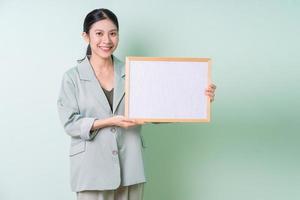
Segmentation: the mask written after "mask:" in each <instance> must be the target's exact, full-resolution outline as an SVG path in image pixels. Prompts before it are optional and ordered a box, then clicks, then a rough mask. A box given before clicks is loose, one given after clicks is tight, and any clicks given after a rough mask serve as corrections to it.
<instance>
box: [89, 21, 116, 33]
mask: <svg viewBox="0 0 300 200" xmlns="http://www.w3.org/2000/svg"><path fill="white" fill-rule="evenodd" d="M97 29H99V30H103V31H110V30H114V29H117V27H116V25H115V24H114V23H113V22H112V21H111V20H110V19H103V20H100V21H97V22H95V23H94V24H93V25H92V27H91V30H97Z"/></svg>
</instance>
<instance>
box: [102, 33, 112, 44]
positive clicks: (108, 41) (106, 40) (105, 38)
mask: <svg viewBox="0 0 300 200" xmlns="http://www.w3.org/2000/svg"><path fill="white" fill-rule="evenodd" d="M103 42H104V43H107V44H109V43H111V39H110V37H109V34H104V37H103Z"/></svg>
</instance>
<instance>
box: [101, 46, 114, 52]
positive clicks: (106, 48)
mask: <svg viewBox="0 0 300 200" xmlns="http://www.w3.org/2000/svg"><path fill="white" fill-rule="evenodd" d="M98 47H99V48H100V49H101V50H103V51H110V50H111V49H112V48H113V46H98Z"/></svg>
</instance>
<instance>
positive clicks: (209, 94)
mask: <svg viewBox="0 0 300 200" xmlns="http://www.w3.org/2000/svg"><path fill="white" fill-rule="evenodd" d="M205 94H206V95H207V96H213V97H214V96H215V93H214V92H205Z"/></svg>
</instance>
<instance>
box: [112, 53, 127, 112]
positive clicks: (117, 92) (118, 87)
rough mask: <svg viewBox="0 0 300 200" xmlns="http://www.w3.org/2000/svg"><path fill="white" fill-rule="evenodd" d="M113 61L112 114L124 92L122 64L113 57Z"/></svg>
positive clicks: (123, 69)
mask: <svg viewBox="0 0 300 200" xmlns="http://www.w3.org/2000/svg"><path fill="white" fill-rule="evenodd" d="M113 59H114V76H115V77H114V79H115V80H114V81H115V86H114V98H113V113H115V112H116V110H117V107H118V105H119V104H120V102H121V100H122V98H123V96H124V94H125V91H124V84H125V68H124V63H122V62H121V61H120V60H119V59H117V58H116V57H115V56H113Z"/></svg>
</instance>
